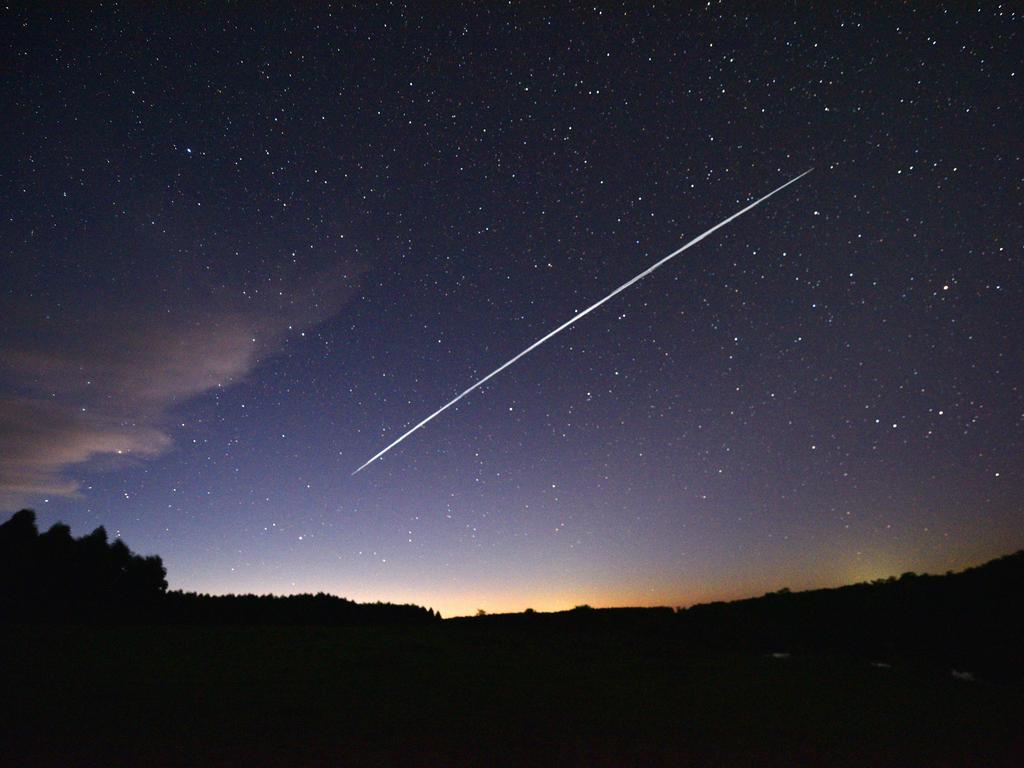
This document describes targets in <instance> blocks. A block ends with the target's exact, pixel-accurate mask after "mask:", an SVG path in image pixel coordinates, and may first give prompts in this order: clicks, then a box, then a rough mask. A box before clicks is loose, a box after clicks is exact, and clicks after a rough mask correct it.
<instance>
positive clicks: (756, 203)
mask: <svg viewBox="0 0 1024 768" xmlns="http://www.w3.org/2000/svg"><path fill="white" fill-rule="evenodd" d="M813 170H814V169H813V168H808V169H807V170H806V171H804V172H803V173H801V174H800V175H799V176H795V177H794V178H792V179H790V180H789V181H787V182H786V183H785V184H783V185H782V186H781V187H776V188H775V189H773V190H772V191H771V192H769V193H768V194H767V195H765V196H764V197H760V198H758V199H757V200H755V201H754V202H752V203H751V204H750V205H748V206H747V207H746V208H742V209H740V210H739V211H737V212H736V213H734V214H733V215H732V216H730V217H729V218H727V219H723V220H722V221H720V222H718V223H717V224H715V226H713V227H712V228H711V229H709V230H707V231H706V232H704V233H702V234H700V235H697V237H695V238H693V240H690V241H689V242H688V243H686V244H685V245H683V246H681V247H679V248H677V249H676V250H674V251H672V253H670V254H669V255H668V256H665V257H664V258H662V259H661V260H660V261H656V262H655V263H654V264H652V265H651V266H649V267H648V268H647V269H645V270H644V271H643V272H641V273H640V274H639V275H637V276H636V277H634V278H632V279H630V280H627V281H626V282H625V283H623V284H622V285H620V286H619V287H618V288H616V289H615V290H614V291H612V292H611V293H609V294H608V295H607V296H605V297H604V298H603V299H601V300H600V301H597V302H595V303H594V304H591V305H590V306H589V307H587V308H586V309H584V310H583V311H582V312H578V313H577V314H575V315H573V316H572V317H571V318H570V319H569V320H566V321H565V322H564V323H562V324H561V325H560V326H558V327H557V328H555V330H553V331H551V332H550V333H548V334H546V335H545V336H542V337H541V338H539V339H537V341H535V342H533V344H531V345H530V346H528V347H527V348H526V349H524V350H523V351H522V352H520V353H519V354H518V355H516V356H515V357H513V358H512V359H511V360H509V361H508V362H506V363H504V364H502V365H500V366H499V367H497V368H495V369H494V370H493V371H491V372H490V373H488V374H487V375H486V376H484V377H483V378H482V379H480V381H478V382H477V383H476V384H474V385H473V386H471V387H469V388H468V389H466V390H465V391H463V392H462V393H461V394H459V395H458V396H456V397H454V398H452V399H451V400H449V401H448V402H447V403H445V404H444V405H442V406H441V407H440V408H438V409H437V410H436V411H434V412H433V413H432V414H430V415H429V416H427V418H425V419H423V421H421V422H420V423H419V424H417V425H416V426H415V427H412V428H411V429H409V430H408V431H406V432H405V433H404V434H402V436H401V437H399V438H398V439H397V440H395V441H393V442H391V443H389V444H388V445H387V446H386V447H385V448H384V449H383V450H381V451H380V452H379V453H376V454H374V455H373V456H372V457H371V458H370V459H369V460H368V461H367V462H366V463H365V464H363V465H362V466H361V467H359V469H357V470H356V471H355V472H353V473H352V474H353V475H355V474H358V473H359V472H362V471H363V470H364V469H366V468H367V467H368V466H370V465H371V464H373V462H375V461H376V460H377V459H379V458H380V457H381V456H383V455H384V454H385V453H387V452H388V451H390V450H391V449H392V448H394V447H395V446H396V445H398V444H399V443H400V442H402V441H403V440H405V438H407V437H408V436H409V435H411V434H412V433H413V432H415V431H416V430H418V429H421V428H422V427H425V426H426V425H427V424H429V423H430V422H431V421H433V420H434V419H435V418H437V417H438V416H440V415H441V414H442V413H444V412H445V411H447V410H448V409H449V408H451V407H452V406H453V405H455V404H456V403H457V402H459V400H461V399H462V398H464V397H465V396H466V395H468V394H469V393H470V392H472V391H473V390H474V389H476V388H477V387H480V386H482V385H483V384H486V383H487V382H488V381H490V380H491V379H493V378H494V377H495V376H497V375H498V374H499V373H501V372H502V371H504V370H505V369H506V368H508V367H509V366H510V365H512V364H513V363H515V362H516V361H517V360H519V359H520V358H522V357H525V356H526V355H528V354H529V353H530V352H532V351H533V350H535V349H536V348H537V347H539V346H540V345H541V344H543V343H544V342H545V341H547V340H548V339H550V338H551V337H552V336H557V335H558V334H559V333H561V332H562V331H564V330H565V329H566V328H568V327H569V326H570V325H572V324H573V323H575V322H576V321H578V320H582V319H583V318H584V317H586V316H587V315H589V314H590V313H591V312H593V311H594V310H595V309H597V308H598V307H600V306H601V305H602V304H604V303H605V302H606V301H608V300H609V299H611V298H613V297H615V296H617V295H619V294H620V293H622V292H623V291H624V290H626V289H627V288H629V286H631V285H633V283H636V282H639V281H640V280H642V279H643V278H645V277H647V276H648V275H649V274H651V272H653V271H654V270H656V269H657V268H658V267H660V266H661V265H663V264H665V263H666V262H668V261H670V260H671V259H674V258H675V257H676V256H678V255H679V254H680V253H682V252H683V251H685V250H687V249H689V248H692V247H693V246H695V245H696V244H697V243H699V242H700V241H701V240H703V239H704V238H706V237H709V236H710V235H711V234H713V233H714V232H716V231H717V230H719V229H721V228H722V227H724V226H725V225H726V224H729V223H730V222H732V221H734V220H736V219H738V218H739V217H740V216H742V215H743V214H744V213H746V212H747V211H749V210H751V209H753V208H756V207H757V206H759V205H760V204H761V203H763V202H764V201H765V200H767V199H768V198H769V197H771V196H772V195H774V194H775V193H777V192H781V191H782V190H784V189H785V188H786V187H788V186H789V185H790V184H794V183H795V182H797V181H799V180H800V179H802V178H803V177H804V176H806V175H807V174H808V173H810V172H811V171H813Z"/></svg>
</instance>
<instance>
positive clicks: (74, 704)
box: [0, 622, 1024, 766]
mask: <svg viewBox="0 0 1024 768" xmlns="http://www.w3.org/2000/svg"><path fill="white" fill-rule="evenodd" d="M0 692H2V694H3V696H2V701H3V707H4V710H5V711H4V713H3V715H2V717H0V764H2V765H12V766H13V765H32V766H36V765H40V766H47V765H54V766H57V765H59V766H74V765H104V766H113V765H140V766H163V765H182V766H185V765H188V766H196V765H224V766H229V765H230V766H237V765H245V766H262V765H267V766H270V765H281V766H285V765H287V766H292V765H295V766H303V765H310V766H320V765H323V766H327V765H331V766H335V765H382V766H385V765H386V766H393V765H402V764H415V765H463V764H468V765H488V766H490V765H498V766H500V765H560V766H570V765H637V766H641V765H643V766H646V765H680V764H693V765H780V766H781V765H786V766H791V765H840V766H846V765H849V766H853V765H857V766H863V765H872V766H880V765H893V766H897V765H898V766H915V765H919V766H947V765H948V766H953V765H964V766H968V765H985V766H996V765H1006V766H1011V765H1024V734H1022V729H1021V727H1020V723H1021V715H1022V713H1024V695H1022V692H1021V691H1020V690H1017V689H1014V688H1010V687H999V686H994V685H991V684H986V683H969V682H962V681H958V680H954V679H952V678H951V677H949V676H946V675H939V674H936V673H934V672H923V671H914V670H910V669H906V668H892V669H881V668H876V667H871V666H869V665H867V664H865V663H864V662H863V661H857V660H853V659H844V658H836V657H802V658H801V657H793V658H789V659H773V658H768V657H763V656H736V655H724V654H715V653H708V652H694V651H692V650H688V649H687V648H685V647H681V646H680V645H679V643H678V642H676V641H675V640H674V639H673V637H672V636H670V635H666V634H661V635H652V634H650V633H646V634H645V633H638V632H635V631H634V632H623V631H611V630H600V631H589V632H584V631H578V630H576V631H574V630H564V629H562V630H556V629H552V628H546V629H545V628H525V629H515V630H511V631H505V630H498V629H494V628H487V627H484V626H483V625H482V624H481V625H479V626H474V624H473V623H472V622H463V623H461V624H454V623H451V622H447V623H443V624H438V625H434V626H426V627H415V628H412V627H410V628H391V629H364V628H354V629H309V628H280V629H278V628H256V629H246V628H188V627H170V628H148V627H142V628H74V627H71V628H68V627H55V628H40V627H14V628H10V627H8V628H2V629H0Z"/></svg>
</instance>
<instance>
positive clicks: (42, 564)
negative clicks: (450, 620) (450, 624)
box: [0, 509, 440, 626]
mask: <svg viewBox="0 0 1024 768" xmlns="http://www.w3.org/2000/svg"><path fill="white" fill-rule="evenodd" d="M166 575H167V570H166V569H165V568H164V565H163V562H162V561H161V559H160V558H159V557H157V556H155V555H153V556H149V557H143V556H141V555H136V554H134V553H133V552H132V551H131V550H130V549H129V548H128V547H127V546H126V545H125V544H124V542H122V541H121V540H120V539H115V540H114V541H112V542H108V541H107V532H106V531H105V530H104V529H103V528H102V527H100V528H97V529H96V530H94V531H93V532H92V533H90V534H88V535H86V536H82V537H80V538H77V539H76V538H73V537H72V536H71V529H70V528H68V526H66V525H64V524H62V523H57V524H55V525H53V526H52V527H51V528H50V529H49V530H48V531H46V532H45V533H42V534H40V533H39V531H38V529H37V528H36V516H35V513H34V512H33V511H32V510H28V509H23V510H21V511H20V512H17V513H15V514H14V515H13V516H12V517H11V519H10V520H8V521H7V522H5V523H3V524H0V623H134V622H146V623H173V624H215V625H225V624H235V625H269V624H273V625H300V624H316V625H323V626H342V625H354V624H416V623H425V622H430V621H434V620H437V619H439V618H440V616H439V615H438V614H436V613H435V612H434V611H431V610H430V609H427V608H423V607H421V606H418V605H395V604H392V603H380V602H378V603H356V602H353V601H351V600H346V599H344V598H341V597H336V596H334V595H327V594H323V593H320V594H316V595H290V596H287V597H276V596H273V595H223V596H214V595H201V594H196V593H194V592H180V591H172V592H168V591H167V580H166Z"/></svg>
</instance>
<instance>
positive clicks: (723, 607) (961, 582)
mask: <svg viewBox="0 0 1024 768" xmlns="http://www.w3.org/2000/svg"><path fill="white" fill-rule="evenodd" d="M1021 595H1024V550H1021V551H1019V552H1016V553H1015V554H1012V555H1006V556H1004V557H1000V558H998V559H995V560H992V561H990V562H988V563H985V564H984V565H980V566H977V567H974V568H968V569H967V570H964V571H961V572H959V573H947V574H944V575H941V576H931V575H918V574H916V573H904V574H903V575H902V576H900V577H899V578H895V577H892V578H888V579H879V580H877V581H873V582H865V583H861V584H853V585H849V586H845V587H838V588H833V589H816V590H809V591H805V592H790V591H789V590H787V589H783V590H780V591H778V592H771V593H768V594H766V595H763V596H762V597H754V598H749V599H746V600H736V601H733V602H716V603H705V604H701V605H695V606H692V607H690V608H682V609H679V610H677V611H673V610H672V609H670V608H590V607H588V606H579V607H577V608H574V609H573V610H571V611H561V612H556V613H536V612H533V611H527V612H525V613H516V614H485V615H480V616H476V617H462V618H458V619H454V620H450V621H452V622H453V623H454V624H456V625H458V626H459V627H461V628H462V629H463V631H465V632H467V633H471V634H474V635H479V636H480V637H486V636H487V635H488V634H489V633H495V632H498V631H502V632H513V633H520V632H522V633H530V632H536V631H541V632H543V631H547V630H552V629H557V630H559V631H570V632H594V631H605V630H612V631H622V632H624V633H633V634H636V633H641V634H642V635H644V636H645V637H646V638H647V640H648V642H650V641H651V640H652V639H657V638H660V641H659V642H660V644H661V647H663V648H664V649H666V652H667V653H674V652H677V651H678V650H683V651H686V650H690V651H698V652H701V653H703V652H707V651H713V652H719V651H724V652H732V653H756V654H767V653H784V654H822V653H824V654H837V653H838V654H844V655H850V656H855V657H858V658H861V659H865V660H871V661H875V662H876V663H888V664H911V665H918V666H924V667H930V668H942V669H945V670H947V671H948V670H951V669H955V670H958V671H961V672H968V673H970V675H971V676H977V677H982V678H985V679H987V680H990V681H998V682H1014V683H1024V654H1022V653H1021V651H1020V649H1021V648H1024V620H1022V616H1021V608H1020V600H1021Z"/></svg>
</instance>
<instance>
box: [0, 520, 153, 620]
mask: <svg viewBox="0 0 1024 768" xmlns="http://www.w3.org/2000/svg"><path fill="white" fill-rule="evenodd" d="M166 575H167V571H166V569H165V568H164V565H163V562H162V561H161V560H160V558H159V557H156V556H155V555H154V556H150V557H143V556H141V555H137V554H135V553H133V552H132V551H131V550H130V549H128V547H127V546H125V544H124V542H122V541H121V540H120V539H115V540H114V541H112V542H108V540H107V532H106V530H104V528H103V527H102V526H101V527H99V528H97V529H96V530H94V531H93V532H92V533H90V534H88V535H86V536H82V537H81V538H78V539H76V538H74V537H72V536H71V529H70V528H68V526H66V525H64V524H63V523H57V524H55V525H53V526H52V527H51V528H50V529H49V530H48V531H46V532H45V533H42V534H40V533H39V531H38V529H37V528H36V516H35V512H33V511H32V510H29V509H23V510H21V511H20V512H17V513H15V515H14V516H13V517H11V519H10V520H8V521H7V522H5V523H3V524H0V615H2V616H3V620H4V621H8V622H14V621H43V622H59V621H90V620H106V619H116V618H130V619H135V618H139V617H141V616H143V615H151V614H152V613H153V611H154V610H155V609H156V608H157V606H158V603H159V601H160V599H161V598H162V597H163V595H164V592H165V591H166V590H167V580H166V578H165V577H166Z"/></svg>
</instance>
